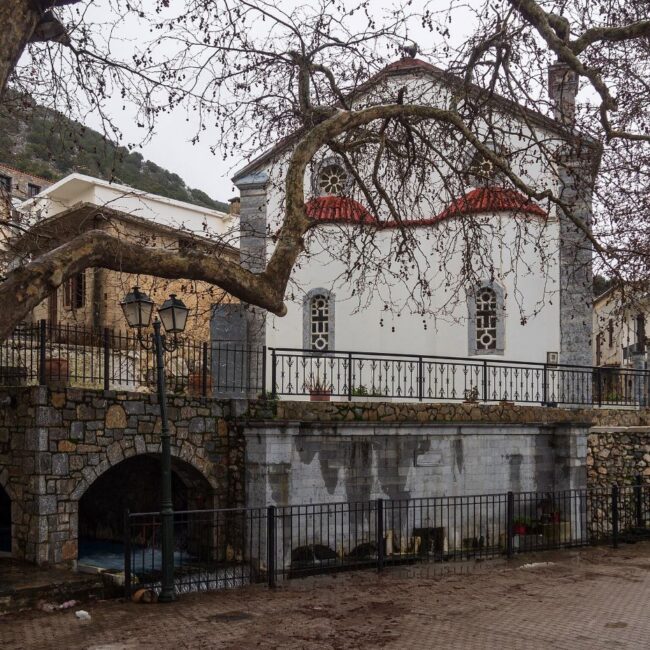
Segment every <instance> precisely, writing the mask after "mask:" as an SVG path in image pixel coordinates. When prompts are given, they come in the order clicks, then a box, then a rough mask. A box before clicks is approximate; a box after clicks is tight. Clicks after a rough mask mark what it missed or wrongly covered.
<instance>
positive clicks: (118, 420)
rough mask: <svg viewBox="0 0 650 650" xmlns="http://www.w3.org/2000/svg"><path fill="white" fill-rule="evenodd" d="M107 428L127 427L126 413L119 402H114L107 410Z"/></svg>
mask: <svg viewBox="0 0 650 650" xmlns="http://www.w3.org/2000/svg"><path fill="white" fill-rule="evenodd" d="M106 428H107V429H126V413H125V412H124V409H123V408H122V407H121V406H120V405H119V404H112V405H111V406H109V407H108V410H107V411H106Z"/></svg>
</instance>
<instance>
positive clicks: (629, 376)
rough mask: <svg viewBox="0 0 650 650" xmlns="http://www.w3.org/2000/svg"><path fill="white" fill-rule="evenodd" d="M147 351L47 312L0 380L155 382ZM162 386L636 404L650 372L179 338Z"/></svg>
mask: <svg viewBox="0 0 650 650" xmlns="http://www.w3.org/2000/svg"><path fill="white" fill-rule="evenodd" d="M154 367H155V363H154V358H153V351H151V350H146V349H144V348H143V347H142V346H141V345H140V341H139V340H138V337H137V336H136V335H135V334H132V333H128V332H127V333H121V332H115V331H112V330H108V329H104V330H100V331H97V330H89V329H85V328H82V327H77V326H73V325H58V326H51V325H49V324H47V323H46V322H45V321H42V322H41V323H39V324H37V325H29V326H23V327H20V328H18V329H16V331H15V332H14V334H13V335H12V336H11V337H10V338H8V339H6V340H5V341H3V342H1V343H0V384H4V385H26V384H36V383H38V384H51V383H55V384H61V385H72V386H84V387H89V388H100V389H104V390H108V389H114V390H120V389H122V390H146V391H149V390H153V389H154V387H155V377H154ZM165 369H166V375H167V385H168V389H169V391H170V392H172V393H184V394H190V395H202V396H208V395H216V396H225V397H233V396H242V397H257V396H259V395H263V396H266V397H269V396H278V397H284V398H289V399H290V398H294V397H298V398H302V397H309V398H310V399H312V400H318V401H323V400H330V399H347V400H353V399H364V400H375V399H379V400H381V399H396V400H419V401H457V400H462V401H467V402H517V403H529V404H542V405H547V406H556V405H557V406H560V405H589V406H591V405H598V406H626V407H643V406H647V405H648V404H649V402H650V372H649V371H647V370H636V369H630V368H605V367H591V366H572V365H566V364H555V365H552V364H546V363H537V362H525V361H506V360H503V359H498V358H488V359H485V358H477V357H468V358H464V357H451V356H431V355H414V354H390V353H380V352H356V351H335V352H320V353H317V352H314V351H311V350H301V349H297V348H258V349H251V348H247V347H245V346H243V345H241V344H239V343H236V342H229V341H212V342H210V343H208V342H197V341H192V340H190V339H187V338H182V339H180V340H179V345H178V348H177V349H176V350H174V351H173V352H165Z"/></svg>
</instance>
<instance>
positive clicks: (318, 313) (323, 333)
mask: <svg viewBox="0 0 650 650" xmlns="http://www.w3.org/2000/svg"><path fill="white" fill-rule="evenodd" d="M303 347H304V349H305V350H314V351H315V352H327V351H331V350H333V349H334V296H333V294H332V293H331V292H330V291H327V290H326V289H313V290H312V291H310V292H309V293H308V294H307V295H306V296H305V299H304V302H303Z"/></svg>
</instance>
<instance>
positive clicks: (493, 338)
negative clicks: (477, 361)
mask: <svg viewBox="0 0 650 650" xmlns="http://www.w3.org/2000/svg"><path fill="white" fill-rule="evenodd" d="M468 311H469V340H468V343H469V354H503V353H504V349H505V323H504V321H505V303H504V292H503V288H502V287H501V286H500V285H498V284H497V283H496V282H486V283H484V284H482V285H480V286H479V287H478V289H476V291H475V292H474V293H473V294H472V295H470V299H469V301H468Z"/></svg>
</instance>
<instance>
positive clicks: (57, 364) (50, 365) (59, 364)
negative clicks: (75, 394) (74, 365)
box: [43, 357, 70, 385]
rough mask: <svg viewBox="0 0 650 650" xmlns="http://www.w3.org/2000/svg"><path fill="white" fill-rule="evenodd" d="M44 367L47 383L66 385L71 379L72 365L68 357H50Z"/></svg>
mask: <svg viewBox="0 0 650 650" xmlns="http://www.w3.org/2000/svg"><path fill="white" fill-rule="evenodd" d="M43 369H44V373H43V374H44V375H45V383H46V384H54V385H64V384H67V383H68V380H69V379H70V365H69V364H68V360H67V359H61V358H60V357H48V358H47V359H45V365H44V366H43Z"/></svg>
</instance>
